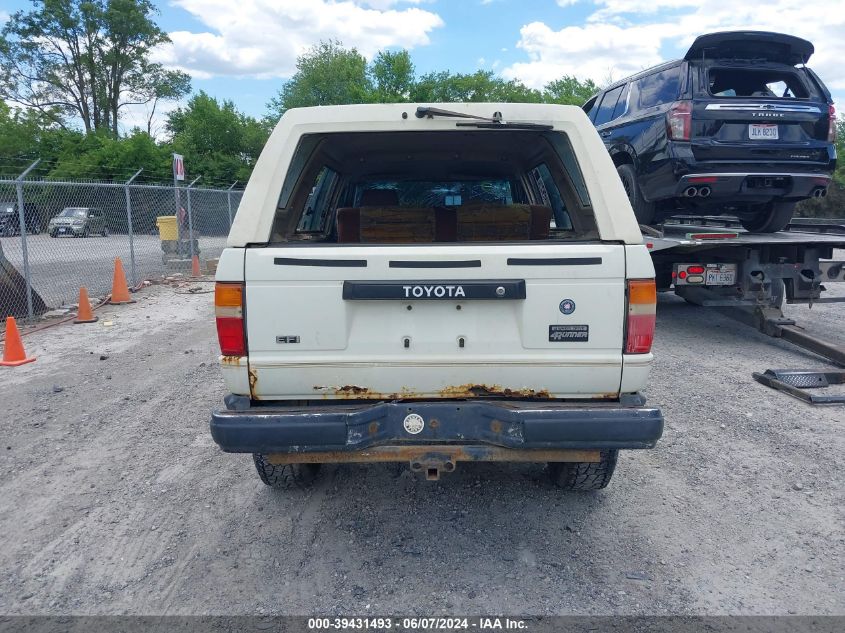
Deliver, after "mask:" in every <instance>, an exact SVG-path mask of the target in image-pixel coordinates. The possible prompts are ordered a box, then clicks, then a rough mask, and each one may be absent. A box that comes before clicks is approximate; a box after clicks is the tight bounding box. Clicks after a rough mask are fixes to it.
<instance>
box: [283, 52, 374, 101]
mask: <svg viewBox="0 0 845 633" xmlns="http://www.w3.org/2000/svg"><path fill="white" fill-rule="evenodd" d="M372 95H373V83H372V81H371V80H370V77H369V75H368V73H367V60H366V59H364V56H363V55H361V54H360V53H359V52H358V51H357V50H356V49H355V48H350V49H346V48H343V46H342V44H341V43H340V42H335V41H329V42H321V43H320V44H318V45H317V46H313V47H312V48H310V49H309V50H308V51H307V52H306V53H304V54H303V55H301V56H300V57H299V59H297V60H296V73H295V74H294V76H293V77H291V79H290V80H289V81H287V82H285V85H284V86H282V89H281V91H280V92H279V95H278V96H277V97H276V98H274V99H273V100H272V101H271V102H270V103H269V105H268V107H269V108H270V110H271V116H273V115H276V118H278V117H280V116H281V115H282V114H284V112H285V110H288V109H290V108H302V107H306V106H316V105H341V104H346V103H367V102H368V101H371V100H372Z"/></svg>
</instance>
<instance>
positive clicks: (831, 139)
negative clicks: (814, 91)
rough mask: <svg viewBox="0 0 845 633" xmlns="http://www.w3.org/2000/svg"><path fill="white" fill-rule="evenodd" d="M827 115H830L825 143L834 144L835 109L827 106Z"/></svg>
mask: <svg viewBox="0 0 845 633" xmlns="http://www.w3.org/2000/svg"><path fill="white" fill-rule="evenodd" d="M827 113H828V114H829V115H830V123H829V124H828V126H829V127H828V128H827V142H828V143H835V142H836V108H834V107H833V105H830V106H828V111H827Z"/></svg>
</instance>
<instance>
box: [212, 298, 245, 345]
mask: <svg viewBox="0 0 845 633" xmlns="http://www.w3.org/2000/svg"><path fill="white" fill-rule="evenodd" d="M243 296H244V287H243V284H238V283H217V284H215V286H214V312H215V316H216V317H217V340H218V341H219V343H220V353H221V354H223V356H246V336H245V335H244V319H243Z"/></svg>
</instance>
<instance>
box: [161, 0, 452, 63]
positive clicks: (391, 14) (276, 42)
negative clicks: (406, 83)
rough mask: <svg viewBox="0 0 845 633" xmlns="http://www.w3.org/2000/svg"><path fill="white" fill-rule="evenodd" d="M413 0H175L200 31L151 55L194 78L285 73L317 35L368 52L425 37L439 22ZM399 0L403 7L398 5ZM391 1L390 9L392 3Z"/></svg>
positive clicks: (176, 36)
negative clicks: (198, 23) (201, 26)
mask: <svg viewBox="0 0 845 633" xmlns="http://www.w3.org/2000/svg"><path fill="white" fill-rule="evenodd" d="M418 3H419V0H276V1H274V0H239V1H238V2H237V3H236V5H234V6H236V8H234V9H233V3H232V1H231V0H174V4H176V5H177V6H179V7H181V8H182V9H184V10H186V11H187V12H188V13H190V14H191V15H193V16H194V17H195V18H196V19H197V20H199V21H200V22H202V23H203V24H204V25H205V26H206V27H208V30H207V31H204V32H199V33H194V32H189V31H174V32H172V33H169V35H170V39H171V40H172V44H170V45H168V46H166V47H163V48H162V49H160V50H159V51H158V52H157V61H161V62H162V63H164V64H166V65H168V66H170V67H174V68H180V69H182V70H185V71H187V72H189V73H191V74H192V75H193V76H194V77H197V78H208V77H212V76H215V75H230V76H231V75H236V76H253V77H260V78H270V77H289V76H291V75H292V74H293V72H294V70H295V63H296V57H297V56H298V55H300V54H301V53H302V52H303V51H305V50H306V49H307V48H308V47H309V46H312V45H314V44H316V43H318V42H319V41H320V40H329V39H337V40H340V41H342V42H343V43H344V44H345V45H347V46H355V47H356V48H357V49H358V50H359V51H360V52H361V53H362V54H364V55H365V56H367V57H371V56H372V55H374V54H375V53H376V52H377V51H379V50H382V49H384V48H388V47H392V46H402V47H403V48H414V47H415V46H424V45H426V44H428V43H429V33H430V32H431V31H432V30H434V29H436V28H439V27H441V26H443V20H442V19H441V18H440V16H438V15H437V14H436V13H433V12H431V11H427V10H424V9H421V8H419V7H415V6H407V5H408V4H418ZM402 5H405V6H402ZM394 7H395V8H394Z"/></svg>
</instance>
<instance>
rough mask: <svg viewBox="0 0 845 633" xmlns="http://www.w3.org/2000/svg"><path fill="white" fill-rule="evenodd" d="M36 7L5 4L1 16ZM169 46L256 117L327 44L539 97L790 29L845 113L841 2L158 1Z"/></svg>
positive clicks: (173, 57)
mask: <svg viewBox="0 0 845 633" xmlns="http://www.w3.org/2000/svg"><path fill="white" fill-rule="evenodd" d="M27 6H29V3H28V2H23V1H21V0H0V20H3V19H4V16H3V14H4V13H5V14H6V15H8V14H9V13H12V12H13V11H15V10H17V9H19V8H22V7H27ZM157 6H158V8H159V10H160V12H161V14H160V16H159V19H158V21H159V24H160V25H161V26H162V28H163V29H164V30H166V31H167V32H168V33H169V34H170V37H171V39H172V41H173V43H172V44H171V45H169V46H167V47H165V48H163V49H162V50H160V51H158V52H157V58H158V60H159V61H162V62H163V63H165V64H166V65H169V66H172V67H176V68H181V69H183V70H186V71H187V72H189V73H190V74H191V75H192V76H193V78H194V80H193V87H194V90H205V91H206V92H208V93H210V94H212V95H214V96H216V97H222V98H225V99H231V100H232V101H234V102H235V104H236V105H237V107H238V108H239V109H241V110H242V111H243V112H246V113H247V114H251V115H254V116H261V115H263V114H264V113H265V111H266V104H267V102H268V101H269V100H270V98H271V97H272V96H273V95H274V94H275V93H276V92H277V91H278V89H279V87H280V86H281V85H282V83H283V82H284V80H285V79H286V78H287V77H289V76H290V75H291V73H292V72H293V69H294V64H295V61H296V56H297V55H298V54H299V53H301V52H302V51H303V50H305V49H307V47H309V46H311V45H313V44H315V43H317V42H319V41H320V40H325V39H329V38H335V39H340V40H342V41H343V42H344V43H345V44H347V45H350V46H356V47H357V48H358V49H359V50H360V51H361V52H362V53H364V54H365V55H366V56H368V57H370V56H372V55H373V54H375V52H377V51H378V50H381V49H385V48H389V49H397V48H407V49H409V50H410V51H411V55H412V58H413V60H414V63H415V64H416V67H417V70H418V72H419V73H424V72H427V71H432V70H443V69H448V70H452V71H459V72H472V71H474V70H476V69H479V68H484V69H490V70H493V71H495V72H497V73H500V74H501V75H502V76H504V77H506V78H518V79H520V80H522V81H523V82H524V83H526V84H527V85H530V86H533V87H542V86H543V85H544V84H545V83H548V82H549V81H551V80H553V79H555V78H557V77H560V76H561V75H563V74H574V75H576V76H578V77H580V78H591V79H593V80H594V81H596V82H597V83H599V84H602V83H606V82H607V81H608V80H609V79H611V78H613V79H617V78H621V77H624V76H626V75H628V74H631V73H633V72H636V71H637V70H640V69H642V68H647V67H649V66H652V65H654V64H656V63H659V62H660V61H663V60H666V59H671V58H676V57H679V56H680V55H682V54H683V52H684V51H685V50H686V48H687V47H688V46H689V44H690V42H691V41H692V40H693V39H694V38H695V37H696V36H697V35H699V34H701V33H703V32H708V31H718V30H730V29H735V28H741V29H748V28H756V29H764V30H775V31H787V32H790V33H792V34H795V35H799V36H802V37H806V38H807V39H810V40H811V41H813V42H814V43H815V45H816V55H815V56H814V57H813V59H812V60H811V63H810V65H811V66H812V67H814V68H815V69H816V71H817V72H818V73H819V74H820V75H821V77H822V78H823V79H824V80H825V81H826V82H827V84H828V86H829V87H830V88H831V90H832V92H834V94H835V95H837V96H839V95H841V96H842V98H843V99H840V103H845V64H842V63H841V62H840V60H842V59H845V37H843V33H845V0H828V1H827V2H824V3H818V2H817V3H808V2H806V0H769V1H767V2H763V1H760V0H743V1H740V2H737V0H707V1H706V2H702V1H701V0H234V1H233V0H162V1H161V2H157Z"/></svg>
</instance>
